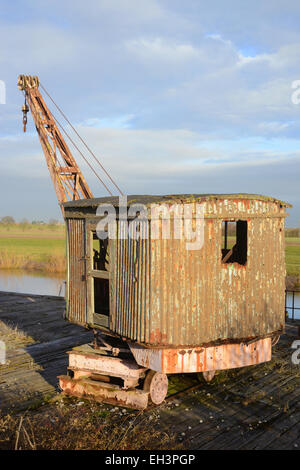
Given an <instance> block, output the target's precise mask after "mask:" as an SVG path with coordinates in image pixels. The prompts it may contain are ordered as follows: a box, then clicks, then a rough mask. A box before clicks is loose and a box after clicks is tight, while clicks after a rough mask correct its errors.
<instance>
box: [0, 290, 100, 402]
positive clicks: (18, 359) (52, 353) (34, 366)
mask: <svg viewBox="0 0 300 470" xmlns="http://www.w3.org/2000/svg"><path fill="white" fill-rule="evenodd" d="M64 310H65V301H64V299H63V298H62V297H50V296H42V295H25V294H15V293H4V292H0V340H2V341H4V342H5V344H6V351H7V352H6V359H7V361H6V362H7V363H6V364H5V365H0V410H2V411H7V410H11V409H12V408H16V409H18V408H21V409H23V408H25V407H27V406H34V405H35V404H36V403H37V402H38V401H42V400H43V398H44V397H45V396H49V395H51V394H54V393H55V392H56V391H57V389H58V379H57V376H58V375H60V374H65V373H66V370H67V365H68V356H67V354H66V351H68V350H69V349H72V347H74V346H78V345H80V344H84V343H87V342H89V341H90V340H91V332H88V331H86V330H85V329H84V328H82V327H79V326H76V325H73V324H71V323H69V322H67V321H66V320H64V318H63V315H64Z"/></svg>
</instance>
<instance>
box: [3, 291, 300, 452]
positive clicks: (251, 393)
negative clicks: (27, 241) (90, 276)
mask: <svg viewBox="0 0 300 470" xmlns="http://www.w3.org/2000/svg"><path fill="white" fill-rule="evenodd" d="M64 309H65V302H64V299H63V298H60V297H50V296H37V295H25V294H14V293H4V292H0V340H2V341H4V342H5V344H6V347H7V362H6V364H4V365H0V409H1V412H2V413H6V412H10V411H11V410H12V409H15V410H16V409H26V408H28V407H30V406H36V405H37V404H38V403H39V402H40V403H42V402H43V400H44V399H45V397H46V396H49V395H54V394H56V393H57V391H58V380H57V376H58V375H61V374H65V372H66V368H67V359H68V358H67V354H66V351H67V350H70V349H71V348H72V347H74V346H76V345H80V344H84V343H87V342H89V341H90V340H91V337H92V334H91V332H88V331H86V330H84V329H83V328H81V327H77V326H75V325H72V324H71V323H69V322H66V321H65V319H64ZM296 339H298V323H297V322H293V323H292V322H288V323H287V325H286V333H285V335H283V336H282V337H281V339H280V341H279V343H278V344H277V345H276V346H275V347H274V349H273V359H272V361H271V362H269V363H266V364H261V365H258V366H252V367H247V368H243V369H236V370H231V371H226V372H222V373H219V374H218V375H217V376H216V378H215V380H214V381H213V382H212V383H211V384H206V383H204V382H203V383H202V384H201V385H200V386H199V387H198V388H195V384H196V380H195V376H193V375H192V374H191V375H185V376H181V375H176V376H172V377H170V388H169V394H170V395H172V396H171V397H170V398H169V399H168V400H167V401H166V403H164V404H163V405H161V406H160V407H157V408H153V409H151V410H148V411H146V412H145V413H151V414H153V418H154V419H155V420H156V422H157V426H159V427H160V429H165V430H167V431H169V432H170V431H174V432H175V433H178V435H179V438H180V440H181V442H182V445H183V446H184V447H185V448H187V449H297V448H298V449H300V401H299V396H300V365H299V366H298V365H293V364H292V362H291V356H292V353H293V352H294V350H293V349H292V348H291V344H292V343H293V341H294V340H296ZM299 358H300V354H299ZM191 386H193V387H194V388H193V389H192V390H190V391H187V392H183V393H179V394H177V395H176V393H177V392H178V390H180V389H184V388H185V387H187V388H188V387H191ZM174 393H175V395H173V394H174ZM106 406H108V405H106Z"/></svg>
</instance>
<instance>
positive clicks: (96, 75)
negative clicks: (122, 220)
mask: <svg viewBox="0 0 300 470" xmlns="http://www.w3.org/2000/svg"><path fill="white" fill-rule="evenodd" d="M0 7H1V8H0V51H1V53H0V80H1V81H0V101H1V91H2V92H3V89H4V88H3V87H4V85H3V84H5V91H6V93H5V98H6V99H5V104H2V103H1V104H0V175H1V185H0V196H1V197H0V217H2V216H5V215H11V216H13V217H15V218H16V219H17V220H21V219H22V218H27V219H29V220H32V219H42V220H49V219H50V218H59V217H61V214H60V209H59V206H58V203H57V198H56V195H55V191H54V189H53V187H52V183H51V180H50V176H49V173H48V169H47V166H46V163H45V158H44V156H43V152H42V150H41V147H40V143H39V139H38V136H37V133H36V130H35V127H34V124H33V122H32V118H31V116H29V118H28V130H27V132H26V133H25V134H24V133H23V128H22V113H21V107H22V105H23V96H22V94H21V92H20V91H19V90H18V89H17V84H16V83H17V77H18V75H19V74H28V75H38V76H39V78H40V81H41V83H42V84H43V86H44V87H45V88H46V89H47V90H48V92H49V93H50V94H51V96H52V97H53V98H54V99H55V101H56V102H57V103H58V104H59V106H60V107H61V108H62V109H63V111H64V112H65V113H66V115H67V116H68V117H69V119H70V120H71V122H72V123H73V125H74V126H75V127H76V129H77V130H78V132H79V133H80V134H81V135H82V137H83V138H84V139H85V140H86V142H87V143H88V145H89V146H90V147H91V148H92V150H93V151H94V152H95V154H96V155H97V156H98V158H99V159H100V160H101V162H102V163H103V165H104V166H105V168H106V169H107V170H108V171H109V173H110V174H111V175H112V176H113V178H114V179H115V180H116V182H117V183H118V185H119V186H120V187H121V189H122V190H123V192H124V193H126V194H177V193H193V194H196V193H241V192H244V193H255V194H264V195H267V196H273V197H275V198H278V199H281V200H284V201H287V202H289V203H291V204H293V209H289V210H288V212H289V213H290V217H289V218H288V220H287V226H290V227H295V226H299V221H300V194H299V183H298V182H299V174H300V29H299V23H300V2H299V1H293V0H285V1H283V0H272V2H271V1H270V0H252V1H250V0H247V1H243V2H241V1H240V0H226V2H225V0H222V1H221V0H211V1H202V0H185V1H184V2H182V1H181V0H85V1H84V2H82V1H81V0H80V1H78V0H72V1H70V0H60V1H58V0H26V1H21V0H15V1H14V2H7V1H4V0H0ZM297 80H299V83H297ZM1 85H2V89H1ZM293 86H294V88H293ZM295 87H296V88H295ZM297 88H299V94H297ZM45 100H46V102H47V104H49V101H47V99H46V98H45ZM298 101H299V103H298ZM49 107H50V109H52V110H53V107H51V106H49ZM70 148H71V151H72V152H73V148H72V147H70ZM74 156H75V158H76V160H77V162H78V164H79V166H80V168H81V169H82V172H83V174H84V175H85V177H86V180H87V181H88V183H89V185H90V187H91V189H92V191H93V193H94V195H95V196H97V197H100V196H106V195H107V192H106V190H105V188H104V187H103V186H101V185H100V183H99V181H98V180H97V179H96V177H95V176H94V174H93V173H92V172H91V171H90V169H89V168H88V167H87V166H86V164H85V163H84V162H83V161H82V159H81V157H80V155H78V154H77V153H76V152H75V151H74Z"/></svg>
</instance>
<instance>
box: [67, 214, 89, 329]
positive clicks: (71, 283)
mask: <svg viewBox="0 0 300 470" xmlns="http://www.w3.org/2000/svg"><path fill="white" fill-rule="evenodd" d="M67 233H68V258H69V263H68V265H69V279H68V306H67V318H68V320H70V321H71V322H73V323H79V324H81V325H86V324H87V285H86V265H85V256H86V253H85V243H86V234H85V220H84V219H67Z"/></svg>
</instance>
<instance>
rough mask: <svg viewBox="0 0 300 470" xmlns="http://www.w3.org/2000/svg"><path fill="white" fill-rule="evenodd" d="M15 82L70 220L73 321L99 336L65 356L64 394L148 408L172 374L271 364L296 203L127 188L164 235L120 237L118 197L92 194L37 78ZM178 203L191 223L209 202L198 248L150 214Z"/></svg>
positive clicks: (69, 301)
mask: <svg viewBox="0 0 300 470" xmlns="http://www.w3.org/2000/svg"><path fill="white" fill-rule="evenodd" d="M18 86H19V88H20V89H21V90H22V91H23V92H24V94H25V104H24V106H23V122H24V128H26V123H27V113H28V111H29V108H28V104H29V107H30V109H31V111H32V115H33V119H34V121H35V125H36V129H37V132H38V135H39V138H40V141H41V144H42V147H43V150H44V154H45V157H46V161H47V165H48V168H49V171H50V175H51V178H52V181H53V184H54V187H55V190H56V193H57V197H58V201H59V203H60V205H61V208H62V211H63V214H64V218H65V221H66V230H67V248H68V249H67V255H68V260H67V264H68V270H67V276H68V279H67V296H66V307H67V318H68V320H69V321H71V322H73V323H76V324H79V325H82V326H84V327H86V328H91V329H93V330H94V343H93V344H90V345H84V346H81V347H79V348H74V349H73V350H72V351H71V352H70V353H69V368H68V375H64V376H60V386H61V388H62V389H63V390H64V391H65V393H68V394H71V395H76V396H84V397H91V398H94V399H96V400H100V401H108V402H117V403H122V404H123V405H125V406H130V407H136V408H145V407H146V406H147V405H148V402H149V400H150V401H152V402H153V403H155V404H159V403H161V402H162V401H163V400H164V398H165V396H166V394H167V390H168V379H167V374H174V373H189V372H196V373H201V374H203V376H204V378H205V379H206V380H211V379H212V377H213V376H214V374H215V371H218V370H224V369H231V368H235V367H242V366H249V365H254V364H259V363H261V362H265V361H269V360H270V359H271V356H272V346H273V345H274V344H275V343H276V341H277V340H278V338H279V335H280V334H281V333H282V332H283V331H284V321H285V312H284V298H285V265H284V221H285V217H286V216H287V215H288V214H287V213H286V208H287V207H291V206H290V205H289V204H288V203H285V202H283V201H280V200H278V199H275V198H273V197H267V196H261V195H256V194H180V195H169V196H128V200H127V203H128V205H130V204H136V203H138V204H142V205H143V207H146V209H147V214H148V215H147V217H146V218H145V220H144V228H145V229H147V231H146V230H145V233H146V232H149V233H150V235H151V230H152V228H153V227H155V226H156V227H157V228H158V234H159V236H158V237H157V238H151V236H150V237H149V238H147V237H144V238H143V237H139V238H137V239H130V238H125V239H124V238H123V237H122V236H121V235H122V233H123V228H122V227H123V220H122V217H121V216H120V214H121V211H120V204H121V202H120V200H119V201H118V198H116V197H109V198H107V197H106V198H98V199H94V198H93V196H92V193H91V190H90V189H89V187H88V185H87V183H86V181H85V179H84V177H83V175H82V173H81V171H80V169H79V167H78V165H77V164H76V161H75V159H74V157H73V156H72V154H71V152H70V150H69V148H68V147H67V144H66V142H65V141H64V139H63V137H62V134H61V132H60V130H59V128H58V126H59V123H58V121H57V119H55V118H54V116H53V115H52V114H51V112H50V111H49V109H48V107H47V106H46V104H45V102H44V100H43V98H42V96H41V94H40V92H39V80H38V78H37V77H27V76H24V75H21V76H20V77H19V80H18ZM44 91H45V92H46V90H45V89H44ZM46 93H47V92H46ZM47 94H48V93H47ZM48 96H49V95H48ZM49 98H50V99H51V97H50V96H49ZM51 100H52V99H51ZM52 101H53V100H52ZM27 103H28V104H27ZM53 103H54V101H53ZM54 104H55V103H54ZM56 107H57V105H56ZM57 108H58V107H57ZM58 109H59V108H58ZM67 122H68V124H69V125H70V126H71V124H70V122H69V121H67ZM73 130H75V129H74V128H73ZM75 132H76V131H75ZM65 134H66V135H67V133H66V132H65ZM77 136H78V133H77ZM80 139H81V138H80ZM81 141H82V142H83V140H82V139H81ZM71 142H72V143H73V144H74V142H73V141H72V140H71ZM84 145H85V147H86V148H87V149H88V150H89V152H90V153H91V154H92V156H93V157H94V158H95V161H98V160H97V159H96V157H95V155H93V153H92V152H91V151H90V149H89V148H88V147H87V145H86V144H84ZM77 150H79V149H78V148H77ZM80 153H81V152H80ZM81 155H82V153H81ZM82 156H83V155H82ZM98 163H99V162H98ZM100 166H101V164H100ZM90 167H91V169H92V170H93V171H94V172H95V170H94V167H93V166H90ZM101 168H102V169H103V170H104V172H105V174H106V176H108V177H109V180H110V182H111V183H113V184H114V188H115V189H116V190H117V191H118V193H122V192H121V190H120V189H119V187H118V186H117V185H116V184H115V183H114V181H113V180H112V178H111V177H110V176H109V175H108V173H107V172H106V170H105V169H104V168H103V167H102V166H101ZM100 181H101V182H103V181H102V180H101V179H100ZM103 184H104V182H103ZM104 185H105V184H104ZM105 187H106V189H107V191H108V192H109V194H110V195H111V191H110V190H109V188H108V187H107V186H106V185H105ZM102 203H104V204H110V205H111V206H113V207H114V209H115V213H116V215H117V220H116V225H117V227H118V230H117V233H118V237H117V238H116V239H108V240H106V241H105V242H104V241H103V240H99V238H98V237H97V229H96V228H97V224H98V222H99V220H100V219H101V217H100V216H99V215H98V212H97V208H98V207H99V205H100V204H102ZM175 203H176V204H177V205H179V206H180V207H181V209H183V207H182V206H183V205H185V204H189V205H191V206H192V208H193V211H194V212H192V213H191V215H190V220H191V224H192V223H193V219H194V217H195V208H196V206H197V204H201V207H203V208H204V212H203V240H204V242H203V246H202V247H201V249H197V250H194V251H188V250H187V249H186V240H185V239H184V238H183V237H179V238H178V237H175V234H173V235H172V237H171V238H170V239H169V240H168V243H167V242H166V240H165V239H164V238H163V229H164V227H165V226H166V225H167V224H168V223H169V222H170V220H169V219H167V218H166V215H164V214H162V215H161V216H159V217H157V218H156V217H154V220H152V219H153V217H152V212H151V211H150V208H151V205H152V204H161V205H163V206H165V207H166V206H167V207H169V208H171V207H173V204H175ZM153 223H154V224H153ZM229 226H231V227H232V230H233V231H232V233H231V235H230V236H229V231H228V229H229Z"/></svg>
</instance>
